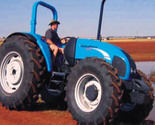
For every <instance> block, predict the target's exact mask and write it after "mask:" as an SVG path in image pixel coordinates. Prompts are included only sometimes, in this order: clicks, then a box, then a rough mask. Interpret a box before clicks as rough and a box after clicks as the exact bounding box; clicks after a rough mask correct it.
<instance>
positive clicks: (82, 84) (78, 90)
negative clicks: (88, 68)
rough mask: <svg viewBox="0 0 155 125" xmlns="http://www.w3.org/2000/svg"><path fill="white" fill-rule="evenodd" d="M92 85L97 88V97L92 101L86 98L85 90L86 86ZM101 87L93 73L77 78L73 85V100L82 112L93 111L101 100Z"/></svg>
mask: <svg viewBox="0 0 155 125" xmlns="http://www.w3.org/2000/svg"><path fill="white" fill-rule="evenodd" d="M90 86H94V87H95V88H96V90H97V97H95V99H94V100H93V101H91V100H90V99H88V98H87V96H86V90H87V89H88V87H90ZM101 95H102V88H101V84H100V81H99V80H98V78H97V77H96V76H94V75H93V74H90V73H88V74H84V75H83V76H81V77H80V79H79V80H78V82H77V84H76V86H75V100H76V103H77V105H78V107H79V108H80V109H81V110H82V111H84V112H92V111H94V110H95V109H96V108H97V107H98V105H99V104H100V101H101Z"/></svg>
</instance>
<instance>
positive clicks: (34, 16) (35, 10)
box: [31, 1, 58, 34]
mask: <svg viewBox="0 0 155 125" xmlns="http://www.w3.org/2000/svg"><path fill="white" fill-rule="evenodd" d="M38 5H41V6H43V7H46V8H48V9H50V10H51V11H52V13H53V19H54V20H57V18H58V15H57V11H56V9H55V8H54V7H53V6H51V5H49V4H47V3H45V2H43V1H37V2H35V3H34V5H33V8H32V20H31V33H32V34H35V32H36V24H37V21H36V19H37V7H38Z"/></svg>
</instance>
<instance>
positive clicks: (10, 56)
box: [0, 35, 45, 109]
mask: <svg viewBox="0 0 155 125" xmlns="http://www.w3.org/2000/svg"><path fill="white" fill-rule="evenodd" d="M44 61H45V60H44V57H43V56H42V53H41V51H40V48H39V47H38V46H37V45H36V44H35V43H33V42H32V41H30V40H29V39H27V38H26V37H24V36H18V35H13V36H11V37H9V38H7V39H6V41H5V42H4V43H3V44H2V46H1V49H0V102H1V103H2V105H3V106H6V107H7V108H9V109H23V108H26V107H27V106H28V105H30V104H32V103H33V102H34V101H36V100H37V99H38V94H39V92H40V88H41V85H42V84H43V80H44V79H43V74H44V72H45V67H43V64H44Z"/></svg>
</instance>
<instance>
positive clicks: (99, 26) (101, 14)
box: [97, 0, 106, 40]
mask: <svg viewBox="0 0 155 125" xmlns="http://www.w3.org/2000/svg"><path fill="white" fill-rule="evenodd" d="M105 1H106V0H102V3H101V9H100V16H99V24H98V32H97V40H100V36H101V26H102V18H103V9H104V3H105Z"/></svg>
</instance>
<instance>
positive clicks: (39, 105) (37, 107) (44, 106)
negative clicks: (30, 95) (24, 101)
mask: <svg viewBox="0 0 155 125" xmlns="http://www.w3.org/2000/svg"><path fill="white" fill-rule="evenodd" d="M48 110H57V111H67V102H65V101H63V102H60V103H59V104H58V105H52V104H48V103H45V102H44V101H42V100H38V101H37V102H35V103H33V104H32V105H31V106H28V107H27V108H26V109H25V111H30V112H34V111H35V112H37V111H38V112H39V111H48Z"/></svg>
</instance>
